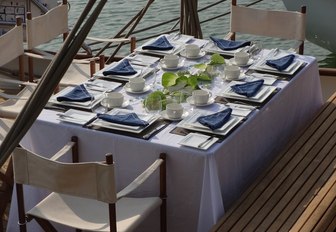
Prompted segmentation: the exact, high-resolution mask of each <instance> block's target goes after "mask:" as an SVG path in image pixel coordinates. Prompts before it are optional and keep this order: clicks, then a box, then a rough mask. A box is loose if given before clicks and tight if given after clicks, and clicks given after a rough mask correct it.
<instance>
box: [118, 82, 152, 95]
mask: <svg viewBox="0 0 336 232" xmlns="http://www.w3.org/2000/svg"><path fill="white" fill-rule="evenodd" d="M124 89H125V91H126V92H127V93H138V94H140V93H146V92H148V91H149V90H150V89H151V86H150V85H145V87H144V88H143V89H142V90H140V91H134V90H132V89H131V87H130V86H129V83H126V84H125V86H124Z"/></svg>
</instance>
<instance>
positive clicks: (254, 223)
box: [212, 93, 336, 232]
mask: <svg viewBox="0 0 336 232" xmlns="http://www.w3.org/2000/svg"><path fill="white" fill-rule="evenodd" d="M335 164H336V93H335V94H334V95H333V96H332V97H331V98H330V99H329V100H328V101H327V102H326V104H325V106H324V107H323V109H322V110H321V112H320V113H319V114H318V116H317V117H316V118H315V119H314V121H313V122H312V123H311V124H310V125H309V126H308V127H307V129H306V130H305V131H304V132H303V134H301V135H300V136H299V137H297V140H296V141H295V142H293V143H291V145H290V146H289V147H288V148H287V149H286V151H285V152H283V153H282V154H281V155H279V156H278V158H277V159H276V160H275V161H274V162H273V163H272V164H271V166H270V167H269V168H268V169H267V170H266V171H265V172H264V173H263V174H262V175H261V176H260V177H259V178H258V179H257V180H256V181H255V182H254V183H253V184H252V186H250V187H249V188H248V189H247V191H246V192H245V193H244V194H243V195H242V196H241V197H240V199H239V200H238V202H236V203H235V204H234V205H233V207H232V208H231V209H229V210H228V211H227V212H226V213H225V215H224V217H223V218H222V219H221V220H220V221H219V222H218V223H217V224H216V225H215V226H214V228H213V229H212V231H218V232H219V231H220V232H223V231H235V232H236V231H272V232H273V231H304V232H306V231H323V232H325V231H334V230H335V228H336V220H335V217H336V200H335V198H336V172H335V171H334V170H335Z"/></svg>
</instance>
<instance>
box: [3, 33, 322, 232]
mask: <svg viewBox="0 0 336 232" xmlns="http://www.w3.org/2000/svg"><path fill="white" fill-rule="evenodd" d="M180 37H181V39H180V40H181V41H179V42H180V43H179V44H189V43H195V44H198V45H199V46H200V47H201V48H202V49H201V52H204V54H202V55H200V57H197V58H196V59H189V58H188V57H183V56H182V55H184V54H183V51H184V50H183V46H182V45H181V50H180V51H176V54H178V55H180V63H179V66H178V67H177V68H176V69H174V70H172V69H168V70H167V69H165V67H164V66H163V64H162V63H161V58H162V56H159V54H147V53H146V51H144V50H142V49H141V47H139V48H138V49H136V51H135V53H132V54H130V55H129V56H128V58H129V60H130V61H132V59H133V60H134V64H136V63H137V62H136V61H138V62H139V63H138V64H139V67H141V69H142V71H141V73H142V74H143V75H144V76H145V79H146V87H145V88H147V89H145V90H144V91H143V92H141V93H134V92H132V91H130V90H129V89H128V88H127V80H126V81H123V80H120V79H119V80H115V79H113V78H110V79H109V80H107V81H112V83H114V84H115V85H113V86H112V87H111V88H113V91H115V92H119V93H122V94H123V95H124V98H125V104H124V106H123V107H122V108H119V109H118V108H114V109H112V111H118V112H121V113H122V112H135V113H138V114H143V115H147V114H148V112H146V110H145V108H144V99H146V96H148V94H150V93H152V92H153V91H157V90H163V89H164V88H163V86H162V82H161V81H162V79H161V78H162V75H164V74H165V73H167V72H172V73H176V72H178V71H185V70H187V71H191V70H194V67H195V64H199V63H202V64H203V63H207V62H209V60H210V59H211V56H212V54H213V52H212V53H211V51H210V50H206V47H207V46H210V45H209V43H208V40H206V39H194V38H191V37H188V36H180ZM177 40H178V39H177ZM261 52H265V54H267V52H268V54H271V52H274V50H272V49H263V50H262V51H261ZM141 56H143V57H142V58H144V59H145V58H146V62H144V63H146V64H145V65H141V59H139V60H136V59H135V58H136V57H139V58H141ZM146 56H148V57H146ZM295 57H296V60H298V61H300V62H301V63H300V67H299V68H298V69H297V70H296V71H295V72H294V73H291V74H287V75H281V73H279V74H276V73H271V74H270V73H267V74H266V73H264V72H262V71H261V70H258V68H255V69H253V64H252V65H251V66H247V67H242V68H241V70H242V73H243V74H242V75H246V76H247V77H246V79H248V78H251V79H254V78H257V79H258V78H261V79H262V78H263V77H265V81H266V80H267V77H272V78H274V80H273V81H271V83H269V84H268V85H267V88H268V89H269V90H271V93H270V94H269V95H268V96H267V98H265V99H263V101H262V102H258V101H256V102H248V101H245V100H246V99H244V98H242V99H239V98H238V100H237V99H236V100H235V101H231V100H232V99H231V98H230V96H228V95H225V91H224V90H225V89H227V88H228V86H230V83H232V81H227V80H226V79H225V77H224V76H223V72H224V71H223V69H225V66H223V65H222V66H221V67H222V69H221V68H218V69H216V70H215V71H214V72H213V73H212V77H213V80H212V84H211V87H208V89H207V90H208V91H210V92H211V96H210V100H209V104H205V105H202V106H198V105H195V104H192V102H190V101H191V100H190V98H189V101H187V102H182V103H181V104H182V106H183V107H184V115H183V119H182V120H180V121H179V120H169V118H167V117H166V115H165V114H163V113H162V112H158V113H156V114H155V115H156V118H155V120H154V122H153V123H152V124H151V125H150V126H149V127H148V128H147V129H145V130H143V131H142V130H140V132H139V131H137V132H136V133H135V132H134V131H130V130H127V128H126V129H125V128H124V129H122V130H118V127H109V126H105V127H104V123H102V122H99V121H98V120H97V119H96V118H95V115H96V114H97V113H106V110H107V109H106V107H104V106H103V105H101V104H99V103H98V104H97V105H96V108H95V109H94V110H93V109H92V111H91V110H90V111H87V110H86V111H85V110H83V112H86V113H85V115H86V116H87V115H88V114H90V117H93V118H94V119H96V120H95V121H93V120H90V122H88V123H83V122H82V123H78V121H77V122H76V121H72V120H71V117H72V116H71V115H70V116H69V120H67V119H66V116H65V117H62V116H60V115H62V114H66V112H61V111H59V109H57V107H59V108H60V110H62V108H63V107H64V105H57V104H51V105H52V106H55V108H54V109H53V108H52V107H46V108H45V109H44V110H43V111H42V112H41V114H40V115H39V117H38V118H37V120H36V121H35V122H34V124H33V125H32V127H31V128H30V130H29V131H28V132H27V134H26V135H25V136H24V138H23V139H22V140H21V143H20V145H21V146H22V147H23V148H25V149H28V150H30V151H32V152H35V153H37V154H39V155H42V156H44V157H51V156H52V155H53V154H54V153H55V152H56V151H57V150H58V149H60V148H61V147H62V146H63V145H64V144H66V143H67V142H68V141H69V140H70V138H71V137H72V136H77V137H78V141H79V142H78V145H79V159H80V161H83V162H87V161H103V160H104V159H105V154H107V153H112V154H113V157H114V162H115V164H116V165H115V172H116V184H117V185H116V186H117V189H118V190H121V189H122V188H124V187H125V186H127V185H128V184H129V183H130V182H131V181H132V180H133V179H134V178H135V177H136V176H137V175H138V174H140V173H141V172H142V171H144V169H145V168H146V167H147V166H148V165H149V164H150V163H151V162H152V161H153V160H155V159H156V158H157V157H158V156H159V154H160V153H166V154H167V226H168V231H171V232H182V231H183V232H185V231H195V232H205V231H209V230H210V229H211V227H212V226H213V225H214V224H216V223H217V222H218V220H219V219H220V218H221V217H222V216H223V215H224V214H225V211H226V210H227V209H228V208H229V207H230V206H232V204H233V203H234V202H235V201H236V200H237V199H238V198H239V196H241V194H242V193H243V192H244V190H246V188H247V187H248V186H249V185H250V184H251V183H252V182H253V180H254V179H255V178H256V177H257V176H258V174H260V173H261V172H262V171H263V170H264V169H265V168H267V166H268V165H269V164H270V162H271V161H272V160H273V159H275V158H276V157H277V155H278V154H280V153H281V151H282V150H283V149H284V148H285V147H286V146H287V145H288V144H289V143H290V141H291V139H292V138H293V137H295V136H297V134H298V133H299V132H300V131H302V130H303V129H304V128H305V127H306V126H307V125H308V124H309V122H311V121H312V119H313V118H314V117H315V116H316V114H317V112H318V111H319V110H320V109H321V107H322V105H323V98H322V91H321V86H320V78H319V72H318V64H317V60H316V58H314V57H311V56H306V55H298V54H295ZM126 58H127V57H126ZM230 62H232V56H231V57H230V56H225V63H226V64H229V63H230ZM253 62H257V61H255V60H253ZM131 63H132V62H131ZM103 71H104V70H103ZM103 71H100V72H98V73H97V75H96V80H95V81H97V80H103V79H104V78H100V77H103V76H101V74H102V72H103ZM210 71H211V70H210ZM210 71H209V72H210ZM254 73H256V75H255V76H254ZM263 75H264V76H263ZM125 83H126V85H125ZM50 103H55V101H52V100H51V101H50ZM66 106H67V107H69V110H73V108H72V107H71V105H66ZM227 108H231V109H232V115H234V116H235V117H234V118H235V120H236V121H235V122H234V125H233V126H232V127H230V129H228V130H227V131H225V133H211V130H210V131H209V129H204V128H203V127H200V128H201V129H200V130H197V128H193V127H192V126H193V125H192V124H193V123H195V121H192V120H191V118H192V117H193V115H194V114H197V113H199V112H201V113H200V115H203V114H206V113H208V114H211V113H216V112H219V111H222V110H224V109H227ZM72 112H77V111H72ZM78 112H79V111H78ZM232 117H233V116H232ZM188 120H189V121H188ZM156 128H159V130H156ZM119 129H120V128H119ZM197 139H200V142H197V144H195V143H194V141H196V140H197ZM204 141H207V142H206V144H207V145H205V146H200V147H199V146H198V145H199V143H201V142H204ZM62 161H64V162H70V157H69V158H68V157H65V158H64V159H63V160H62ZM83 181H85V180H83ZM24 192H25V198H26V199H27V201H26V202H25V207H26V209H27V210H28V209H30V208H31V207H33V206H34V205H35V204H36V203H37V202H39V201H40V200H41V199H43V197H45V196H46V195H47V194H48V192H47V191H45V190H41V189H37V188H34V187H31V186H24ZM158 192H159V186H158V177H157V176H154V177H151V178H150V179H149V180H148V181H147V182H145V183H144V184H143V186H141V188H139V189H137V190H136V191H135V192H134V193H133V195H134V196H141V197H143V196H153V195H155V194H158ZM158 215H159V210H157V211H154V212H153V213H152V215H151V216H150V217H148V218H147V219H146V220H145V221H144V222H143V223H142V224H141V225H140V226H139V230H137V231H146V232H150V231H158V230H159V229H158V228H159V216H158ZM17 221H18V219H17V202H16V194H15V190H14V194H13V197H12V204H11V208H10V214H9V221H8V226H7V231H18V226H17ZM57 227H58V228H60V231H70V230H68V229H65V228H63V227H62V226H61V225H57ZM28 230H29V231H35V232H36V231H41V228H40V227H39V226H38V225H37V223H35V222H34V221H32V222H29V223H28Z"/></svg>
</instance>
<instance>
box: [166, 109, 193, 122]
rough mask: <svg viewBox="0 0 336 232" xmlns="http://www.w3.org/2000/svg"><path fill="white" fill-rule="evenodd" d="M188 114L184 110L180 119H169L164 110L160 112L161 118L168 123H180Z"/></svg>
mask: <svg viewBox="0 0 336 232" xmlns="http://www.w3.org/2000/svg"><path fill="white" fill-rule="evenodd" d="M188 114H189V113H188V111H185V110H184V111H183V114H182V117H181V118H169V117H168V115H167V111H166V110H163V111H161V112H160V115H161V117H162V118H164V119H166V120H169V121H181V120H182V119H184V118H185V117H187V116H188Z"/></svg>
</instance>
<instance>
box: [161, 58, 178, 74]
mask: <svg viewBox="0 0 336 232" xmlns="http://www.w3.org/2000/svg"><path fill="white" fill-rule="evenodd" d="M159 64H160V67H161V68H162V69H164V70H170V71H174V70H178V69H180V68H183V66H184V60H181V59H180V60H179V63H178V65H177V66H176V67H167V66H166V65H165V64H164V63H163V62H162V60H160V63H159Z"/></svg>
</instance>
